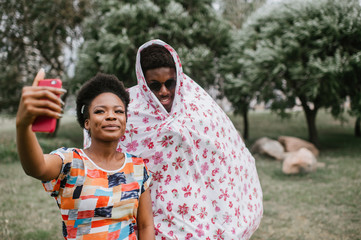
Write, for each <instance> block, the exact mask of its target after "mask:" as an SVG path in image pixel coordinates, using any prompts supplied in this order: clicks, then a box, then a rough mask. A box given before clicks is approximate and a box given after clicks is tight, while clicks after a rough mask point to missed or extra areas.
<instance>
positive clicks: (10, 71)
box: [0, 0, 89, 113]
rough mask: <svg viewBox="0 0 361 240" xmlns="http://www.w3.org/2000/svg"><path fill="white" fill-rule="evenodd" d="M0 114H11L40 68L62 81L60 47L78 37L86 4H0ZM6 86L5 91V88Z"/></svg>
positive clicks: (6, 0)
mask: <svg viewBox="0 0 361 240" xmlns="http://www.w3.org/2000/svg"><path fill="white" fill-rule="evenodd" d="M0 5H1V8H0V16H1V23H0V26H1V27H0V38H1V41H0V50H1V54H0V84H1V86H2V87H1V89H0V112H4V111H7V112H10V113H14V112H15V111H16V109H17V105H18V101H19V96H20V92H21V88H22V86H23V85H30V84H31V82H32V80H33V78H34V76H35V74H36V72H37V71H38V70H39V68H40V67H44V68H45V69H46V70H47V76H48V77H62V78H63V80H64V78H65V76H64V71H65V60H66V59H65V58H64V47H65V46H67V47H68V48H69V49H71V47H72V44H73V42H74V41H75V40H77V39H78V38H79V36H80V30H79V27H78V26H79V24H80V23H81V21H82V19H83V17H84V16H85V15H86V13H87V9H88V7H89V0H74V1H62V0H55V1H46V0H38V1H16V0H0ZM5 86H6V87H5Z"/></svg>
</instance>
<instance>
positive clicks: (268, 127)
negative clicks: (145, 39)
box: [0, 112, 361, 240]
mask: <svg viewBox="0 0 361 240" xmlns="http://www.w3.org/2000/svg"><path fill="white" fill-rule="evenodd" d="M232 120H233V122H234V123H235V126H236V127H237V128H238V129H240V130H242V128H241V127H242V119H241V118H240V117H232ZM345 120H346V121H345V122H343V123H340V122H339V121H335V120H334V119H333V118H332V117H330V115H329V114H327V113H326V112H320V114H319V116H318V118H317V123H318V126H317V127H318V131H319V132H318V133H319V138H320V144H321V147H320V156H319V157H318V161H320V162H324V163H325V164H326V166H325V167H324V168H321V169H318V170H317V171H316V172H314V173H311V174H299V175H294V176H286V175H284V174H283V173H282V171H281V162H277V161H275V160H272V159H270V158H267V157H264V156H260V155H255V158H256V164H257V170H258V174H259V178H260V181H261V185H262V189H263V198H264V199H263V200H264V202H263V203H264V215H263V219H262V222H261V225H260V227H259V229H258V230H257V231H256V233H255V234H254V235H253V236H252V240H261V239H262V240H263V239H269V240H272V239H274V240H276V239H277V240H279V239H285V240H287V239H292V240H293V239H296V240H298V239H299V240H301V239H302V240H303V239H307V240H308V239H310V240H316V239H317V240H318V239H327V240H329V239H330V240H332V239H335V240H336V239H337V240H339V239H342V240H348V239H350V240H351V239H352V240H354V239H361V228H360V226H361V214H360V213H361V168H360V162H361V158H360V156H361V139H360V138H355V137H354V136H353V125H354V119H353V118H350V117H346V119H345ZM280 135H288V136H296V137H300V138H303V139H307V127H306V125H305V122H304V116H303V114H302V113H296V114H294V115H293V116H292V118H290V119H287V120H282V119H280V118H278V117H277V116H275V115H273V114H270V113H267V112H252V113H251V114H250V140H249V141H247V142H246V143H247V146H248V147H250V146H251V144H252V143H253V142H254V141H255V140H256V139H258V138H260V137H264V136H266V137H270V138H273V139H276V138H277V137H278V136H280ZM0 136H1V137H0V192H1V195H0V226H1V228H0V239H9V240H13V239H50V240H52V239H54V240H58V239H59V240H60V239H63V238H62V235H61V224H60V221H61V219H60V215H59V212H58V209H57V206H56V204H55V201H54V200H53V199H52V198H51V197H50V196H48V195H47V193H45V192H44V190H43V188H42V186H41V184H40V183H39V181H37V180H35V179H32V178H31V177H28V176H26V175H25V174H24V172H23V170H22V168H21V165H20V163H19V162H18V160H17V155H16V145H15V140H14V138H15V132H14V123H13V119H0ZM39 138H40V139H41V140H40V142H41V145H42V146H43V147H44V148H45V149H46V150H45V152H47V151H50V150H52V149H55V148H57V147H59V146H63V145H64V146H81V145H82V134H81V130H80V129H79V127H78V125H77V124H76V123H75V119H74V118H69V117H67V118H65V119H63V120H62V122H61V128H60V130H59V132H58V137H57V138H56V139H48V138H47V137H46V136H44V135H40V136H39Z"/></svg>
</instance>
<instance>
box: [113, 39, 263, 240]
mask: <svg viewBox="0 0 361 240" xmlns="http://www.w3.org/2000/svg"><path fill="white" fill-rule="evenodd" d="M136 75H137V79H138V85H136V86H134V87H132V88H130V89H129V93H130V99H131V102H130V104H129V108H128V125H127V130H126V133H125V137H124V138H123V139H122V140H121V142H120V143H119V150H124V151H127V152H130V153H132V154H134V155H137V156H140V157H142V158H144V159H148V161H146V163H147V166H148V168H149V169H150V171H151V172H152V175H153V182H152V185H151V186H150V190H151V196H152V203H153V215H154V223H155V230H156V238H157V239H248V238H250V236H251V235H252V233H253V232H254V231H255V230H256V229H257V227H258V226H259V223H260V220H261V218H262V214H263V205H262V190H261V186H260V182H259V179H258V175H257V171H256V167H255V160H254V158H253V157H252V156H251V154H250V153H249V151H248V150H247V148H246V147H245V144H244V143H243V141H242V139H241V138H240V136H239V135H238V133H237V131H236V129H235V128H234V126H233V124H232V122H231V121H230V119H229V118H228V117H227V115H226V114H225V113H224V112H223V110H222V109H221V108H220V107H219V106H218V105H217V104H216V103H215V101H214V100H213V99H212V98H211V97H210V96H209V95H208V94H207V93H206V92H205V91H204V90H203V89H202V88H201V87H200V86H198V85H197V84H196V83H195V82H194V81H193V80H192V79H190V78H189V77H188V76H186V75H185V74H184V73H183V71H182V65H181V61H180V59H179V57H178V55H177V53H176V51H175V50H174V49H173V48H172V47H170V46H169V45H168V44H166V43H164V42H162V41H160V40H152V41H149V42H147V43H145V44H144V45H142V46H141V47H140V48H139V50H138V53H137V60H136Z"/></svg>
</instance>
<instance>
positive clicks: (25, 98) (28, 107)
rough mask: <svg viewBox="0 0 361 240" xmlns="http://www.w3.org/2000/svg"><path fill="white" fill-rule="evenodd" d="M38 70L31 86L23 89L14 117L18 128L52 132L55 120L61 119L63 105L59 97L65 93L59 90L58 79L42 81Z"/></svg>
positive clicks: (42, 74) (43, 74) (42, 73)
mask: <svg viewBox="0 0 361 240" xmlns="http://www.w3.org/2000/svg"><path fill="white" fill-rule="evenodd" d="M44 77H45V73H44V71H43V70H40V71H39V72H38V74H37V76H36V77H35V79H34V83H33V86H28V87H24V88H23V90H22V96H21V99H20V104H19V108H18V113H17V117H16V124H17V126H18V127H25V128H27V127H29V126H30V125H32V130H33V131H40V132H53V131H54V130H55V127H56V119H58V118H60V117H61V113H62V107H63V105H64V103H63V102H62V100H61V99H60V95H61V94H63V93H65V92H66V91H65V90H64V89H62V88H61V86H62V83H61V80H60V79H44Z"/></svg>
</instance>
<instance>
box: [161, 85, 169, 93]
mask: <svg viewBox="0 0 361 240" xmlns="http://www.w3.org/2000/svg"><path fill="white" fill-rule="evenodd" d="M168 92H169V90H168V88H167V87H166V86H165V85H164V84H162V86H161V87H160V89H159V95H167V94H168Z"/></svg>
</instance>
